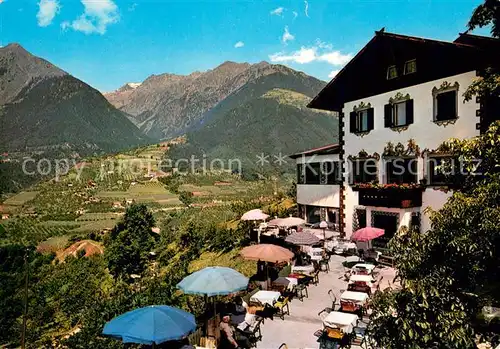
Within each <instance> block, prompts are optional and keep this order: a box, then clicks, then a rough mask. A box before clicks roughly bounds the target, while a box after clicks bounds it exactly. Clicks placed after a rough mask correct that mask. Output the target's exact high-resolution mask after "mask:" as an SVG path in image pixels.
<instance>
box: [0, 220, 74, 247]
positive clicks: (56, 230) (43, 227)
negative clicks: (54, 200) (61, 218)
mask: <svg viewBox="0 0 500 349" xmlns="http://www.w3.org/2000/svg"><path fill="white" fill-rule="evenodd" d="M3 224H4V226H3V228H4V232H3V236H0V241H1V240H6V241H15V242H18V243H25V242H31V243H35V244H38V243H40V242H42V241H45V240H47V239H49V238H51V237H55V236H64V235H71V234H74V231H73V230H74V229H75V228H78V227H79V226H80V225H79V224H76V223H72V222H61V223H58V224H51V223H50V222H40V221H39V220H37V219H33V218H27V217H20V218H17V219H15V220H9V221H7V222H6V223H3Z"/></svg>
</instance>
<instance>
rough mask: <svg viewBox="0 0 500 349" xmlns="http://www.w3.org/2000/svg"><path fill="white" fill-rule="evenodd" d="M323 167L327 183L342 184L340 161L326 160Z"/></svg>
mask: <svg viewBox="0 0 500 349" xmlns="http://www.w3.org/2000/svg"><path fill="white" fill-rule="evenodd" d="M323 168H324V175H325V176H326V184H340V182H341V181H342V179H341V173H340V164H339V162H338V161H332V162H325V163H324V167H323Z"/></svg>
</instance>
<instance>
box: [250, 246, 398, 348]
mask: <svg viewBox="0 0 500 349" xmlns="http://www.w3.org/2000/svg"><path fill="white" fill-rule="evenodd" d="M344 261H345V258H344V257H342V256H337V255H333V256H332V257H331V260H330V272H329V273H325V272H320V274H319V284H318V285H317V286H315V285H311V286H309V287H308V292H309V298H304V301H303V302H301V301H300V300H298V299H296V298H295V299H293V300H292V302H291V303H290V315H286V316H285V320H281V319H280V318H278V317H276V318H275V319H274V320H270V319H266V321H265V323H264V324H263V325H262V327H261V330H262V340H261V341H260V342H259V343H258V344H257V349H278V348H279V346H280V345H281V344H283V343H286V344H287V346H288V349H310V348H311V349H312V348H315V349H317V348H319V343H318V342H317V338H316V337H315V336H314V332H315V331H317V330H319V329H322V328H323V323H322V321H321V319H320V318H319V316H318V313H319V312H320V311H321V310H323V309H324V308H326V307H330V306H331V300H330V297H329V296H328V291H329V290H330V289H333V291H334V293H335V295H336V297H337V303H338V302H339V299H340V290H345V289H347V282H346V281H344V277H343V276H344V267H343V265H342V262H344ZM383 272H384V274H385V275H387V276H389V274H394V269H392V268H384V270H383ZM393 277H394V276H393ZM336 309H337V308H336ZM365 319H366V317H365ZM365 321H366V320H365ZM359 325H360V326H362V325H363V324H362V323H361V321H360V324H359ZM351 348H353V349H355V348H360V347H359V346H354V345H353V346H352V347H351Z"/></svg>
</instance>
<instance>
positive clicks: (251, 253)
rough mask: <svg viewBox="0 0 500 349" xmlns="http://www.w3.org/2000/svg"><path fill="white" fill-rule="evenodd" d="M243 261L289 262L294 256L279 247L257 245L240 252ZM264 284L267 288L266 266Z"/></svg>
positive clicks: (267, 275)
mask: <svg viewBox="0 0 500 349" xmlns="http://www.w3.org/2000/svg"><path fill="white" fill-rule="evenodd" d="M240 254H241V256H242V257H243V258H244V259H248V260H252V261H262V262H268V263H269V262H270V263H280V262H289V261H290V260H291V259H292V258H293V256H294V254H293V252H292V251H290V250H287V249H286V248H283V247H281V246H277V245H272V244H259V245H252V246H248V247H245V248H244V249H242V250H241V252H240ZM266 279H267V280H266V283H267V286H269V269H268V266H267V265H266Z"/></svg>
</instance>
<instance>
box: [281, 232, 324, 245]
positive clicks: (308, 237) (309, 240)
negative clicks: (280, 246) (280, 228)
mask: <svg viewBox="0 0 500 349" xmlns="http://www.w3.org/2000/svg"><path fill="white" fill-rule="evenodd" d="M285 241H286V242H288V243H291V244H294V245H307V246H309V245H314V244H317V243H318V242H320V241H321V240H320V239H319V238H318V237H317V236H316V235H313V234H311V233H308V232H294V233H292V234H290V235H288V236H287V237H286V239H285Z"/></svg>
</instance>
